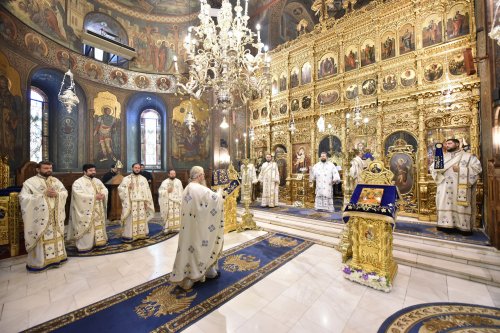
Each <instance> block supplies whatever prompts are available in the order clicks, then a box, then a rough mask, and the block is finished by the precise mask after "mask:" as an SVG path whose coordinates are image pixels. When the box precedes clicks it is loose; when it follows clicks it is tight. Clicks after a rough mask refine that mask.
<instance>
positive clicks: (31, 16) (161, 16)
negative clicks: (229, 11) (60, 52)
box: [2, 0, 199, 73]
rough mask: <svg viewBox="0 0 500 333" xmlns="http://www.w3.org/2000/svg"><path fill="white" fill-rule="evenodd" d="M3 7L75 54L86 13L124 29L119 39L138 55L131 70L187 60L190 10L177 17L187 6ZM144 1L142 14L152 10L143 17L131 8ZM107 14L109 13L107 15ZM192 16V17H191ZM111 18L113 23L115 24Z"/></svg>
mask: <svg viewBox="0 0 500 333" xmlns="http://www.w3.org/2000/svg"><path fill="white" fill-rule="evenodd" d="M2 5H3V6H4V7H5V8H6V9H7V10H8V11H9V12H11V13H12V14H14V15H15V16H16V17H18V18H19V19H20V20H21V21H23V22H24V23H25V24H27V25H28V26H30V27H31V28H32V29H34V30H35V31H38V32H40V33H42V34H43V35H44V36H46V37H47V38H50V39H51V40H53V41H55V42H56V43H58V44H60V45H63V46H66V47H69V48H70V49H71V50H73V51H76V52H79V53H80V52H81V50H82V43H81V40H80V38H79V35H80V33H81V32H82V29H84V28H85V27H84V19H85V16H86V15H87V14H91V15H92V14H97V15H101V16H103V17H104V16H106V17H107V18H108V19H107V20H104V21H103V20H99V22H98V23H100V22H105V23H106V26H105V29H107V30H108V31H110V32H112V33H113V34H117V33H116V32H117V30H116V29H114V26H120V28H121V29H122V30H124V31H126V32H127V35H126V36H119V37H120V42H123V43H124V44H128V46H131V47H133V48H135V49H136V52H137V57H136V58H135V59H134V61H131V62H130V63H129V68H130V69H132V70H136V71H142V72H150V73H167V72H169V71H171V70H172V67H173V57H174V55H177V57H178V58H179V59H182V60H185V58H186V52H185V49H184V46H183V42H184V38H185V36H186V35H187V27H188V26H190V25H192V22H191V21H190V18H189V17H188V14H189V12H188V13H186V14H182V15H185V16H176V15H181V14H176V13H180V12H185V11H186V8H189V6H185V4H180V3H178V4H174V3H173V2H168V3H166V2H165V3H162V2H160V3H156V4H155V5H152V4H150V3H148V2H147V1H138V2H128V1H127V5H125V4H118V3H116V2H111V1H110V2H107V1H100V0H88V1H64V0H53V1H45V0H34V1H26V0H11V1H4V2H3V3H2ZM143 5H147V6H146V7H148V8H147V9H146V12H150V15H149V17H148V19H145V17H144V13H145V11H144V9H141V10H140V11H135V10H132V9H131V8H143V7H144V6H143ZM151 6H152V7H151ZM191 6H194V7H198V8H199V4H198V3H196V2H192V4H191ZM151 8H153V9H151ZM160 8H173V11H172V12H168V13H166V12H165V13H164V12H163V11H162V10H160ZM96 10H99V11H100V12H96ZM151 10H152V11H153V12H151ZM158 11H160V12H158ZM111 12H112V13H113V17H111V16H108V15H107V14H106V13H111ZM193 12H194V11H193ZM192 19H195V18H194V16H193V18H192ZM113 21H114V22H116V24H113ZM118 22H119V23H118ZM9 30H10V29H9ZM117 35H121V34H117ZM179 67H180V68H179V70H180V71H181V72H182V71H183V70H184V68H183V67H184V61H179Z"/></svg>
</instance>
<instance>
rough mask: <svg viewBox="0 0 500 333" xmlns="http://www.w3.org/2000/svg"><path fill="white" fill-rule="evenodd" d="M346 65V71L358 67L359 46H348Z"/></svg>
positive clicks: (345, 57)
mask: <svg viewBox="0 0 500 333" xmlns="http://www.w3.org/2000/svg"><path fill="white" fill-rule="evenodd" d="M344 66H345V69H344V71H345V72H348V71H352V70H353V69H356V68H358V48H357V47H356V46H355V45H351V46H349V47H348V48H347V50H346V52H345V55H344Z"/></svg>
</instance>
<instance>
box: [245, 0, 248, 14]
mask: <svg viewBox="0 0 500 333" xmlns="http://www.w3.org/2000/svg"><path fill="white" fill-rule="evenodd" d="M245 16H248V0H246V1H245Z"/></svg>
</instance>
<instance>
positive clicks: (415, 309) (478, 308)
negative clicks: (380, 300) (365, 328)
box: [378, 302, 500, 333]
mask: <svg viewBox="0 0 500 333" xmlns="http://www.w3.org/2000/svg"><path fill="white" fill-rule="evenodd" d="M394 332H397V333H422V332H433V333H445V332H471V333H472V332H477V333H479V332H484V333H486V332H500V309H499V308H494V307H489V306H483V305H475V304H464V303H448V302H445V303H424V304H418V305H413V306H410V307H407V308H404V309H402V310H399V311H398V312H396V313H394V314H393V315H391V316H390V317H389V318H387V319H386V320H385V321H384V322H383V323H382V325H381V326H380V328H379V329H378V333H394Z"/></svg>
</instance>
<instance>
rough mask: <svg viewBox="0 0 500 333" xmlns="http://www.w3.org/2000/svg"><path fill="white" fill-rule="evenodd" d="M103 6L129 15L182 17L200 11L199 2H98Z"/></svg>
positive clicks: (189, 0) (128, 0) (117, 0)
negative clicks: (134, 13)
mask: <svg viewBox="0 0 500 333" xmlns="http://www.w3.org/2000/svg"><path fill="white" fill-rule="evenodd" d="M98 2H99V3H101V4H103V5H105V6H106V5H112V6H110V7H113V8H114V9H116V10H119V11H120V12H122V13H124V14H127V13H129V12H130V11H134V12H139V13H145V14H154V15H164V16H182V15H188V14H190V13H195V12H198V11H199V10H200V2H199V0H98Z"/></svg>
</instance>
